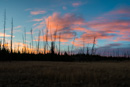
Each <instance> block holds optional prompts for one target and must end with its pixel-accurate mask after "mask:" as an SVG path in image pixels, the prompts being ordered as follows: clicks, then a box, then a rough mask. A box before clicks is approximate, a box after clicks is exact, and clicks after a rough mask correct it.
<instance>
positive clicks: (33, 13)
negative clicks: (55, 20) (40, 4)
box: [30, 10, 46, 15]
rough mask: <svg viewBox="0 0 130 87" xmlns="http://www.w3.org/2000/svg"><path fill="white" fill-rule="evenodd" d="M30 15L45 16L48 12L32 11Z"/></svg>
mask: <svg viewBox="0 0 130 87" xmlns="http://www.w3.org/2000/svg"><path fill="white" fill-rule="evenodd" d="M30 13H31V15H39V14H45V13H46V11H42V10H39V11H31V12H30Z"/></svg>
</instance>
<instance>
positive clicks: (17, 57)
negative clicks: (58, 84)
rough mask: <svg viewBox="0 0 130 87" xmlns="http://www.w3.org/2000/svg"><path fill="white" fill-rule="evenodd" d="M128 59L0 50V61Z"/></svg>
mask: <svg viewBox="0 0 130 87" xmlns="http://www.w3.org/2000/svg"><path fill="white" fill-rule="evenodd" d="M124 60H130V58H129V57H112V56H109V57H107V56H100V55H90V54H73V55H68V54H67V53H64V54H62V55H59V54H52V53H48V54H33V53H32V54H29V53H15V52H14V53H10V52H9V51H8V50H5V49H4V50H0V61H64V62H74V61H79V62H85V61H124Z"/></svg>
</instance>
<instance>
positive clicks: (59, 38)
mask: <svg viewBox="0 0 130 87" xmlns="http://www.w3.org/2000/svg"><path fill="white" fill-rule="evenodd" d="M60 39H61V33H59V55H60V43H61V41H60Z"/></svg>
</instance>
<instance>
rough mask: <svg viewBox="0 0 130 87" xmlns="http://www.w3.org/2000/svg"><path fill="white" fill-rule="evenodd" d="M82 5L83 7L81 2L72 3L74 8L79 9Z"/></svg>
mask: <svg viewBox="0 0 130 87" xmlns="http://www.w3.org/2000/svg"><path fill="white" fill-rule="evenodd" d="M80 5H81V2H75V3H72V6H73V7H78V6H80Z"/></svg>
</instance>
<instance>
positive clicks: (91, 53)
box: [91, 37, 96, 55]
mask: <svg viewBox="0 0 130 87" xmlns="http://www.w3.org/2000/svg"><path fill="white" fill-rule="evenodd" d="M95 40H96V37H94V40H93V46H92V53H91V54H92V55H94V47H95Z"/></svg>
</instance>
